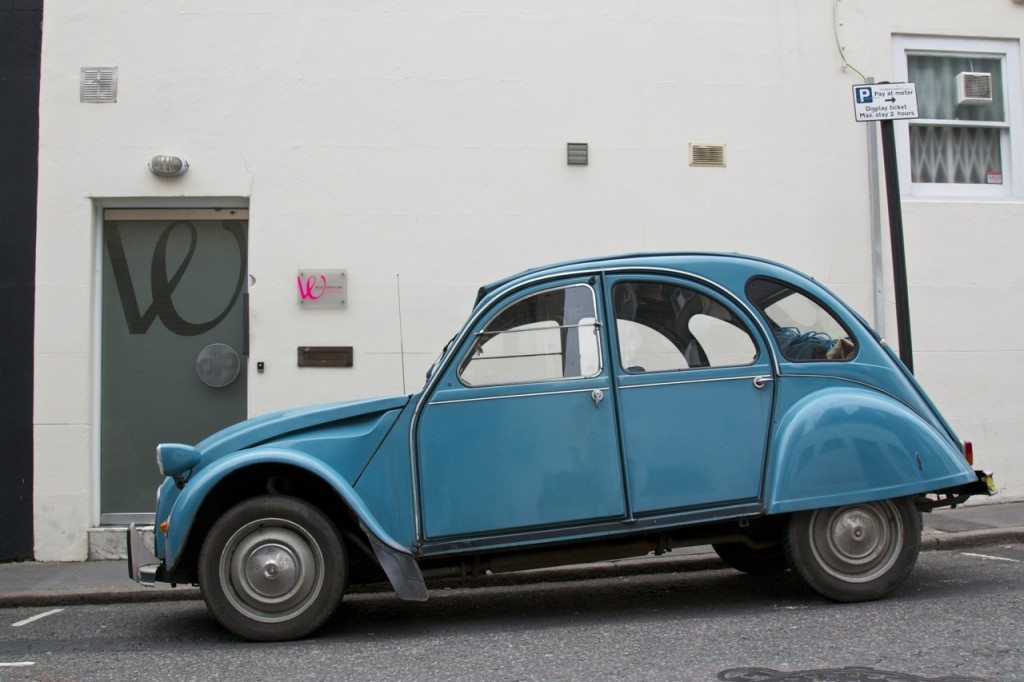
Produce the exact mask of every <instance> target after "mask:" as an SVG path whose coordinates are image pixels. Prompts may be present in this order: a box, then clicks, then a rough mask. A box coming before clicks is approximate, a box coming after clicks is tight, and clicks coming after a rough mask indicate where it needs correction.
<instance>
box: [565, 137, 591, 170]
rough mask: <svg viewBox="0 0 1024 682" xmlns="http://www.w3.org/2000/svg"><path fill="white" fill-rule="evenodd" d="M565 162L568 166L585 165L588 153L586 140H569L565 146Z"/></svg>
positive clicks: (587, 160) (587, 161)
mask: <svg viewBox="0 0 1024 682" xmlns="http://www.w3.org/2000/svg"><path fill="white" fill-rule="evenodd" d="M566 154H567V156H566V163H568V164H569V165H570V166H586V165H587V164H588V163H589V158H588V157H589V153H588V150H587V143H586V142H569V143H567V146H566Z"/></svg>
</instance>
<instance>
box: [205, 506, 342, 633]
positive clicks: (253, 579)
mask: <svg viewBox="0 0 1024 682" xmlns="http://www.w3.org/2000/svg"><path fill="white" fill-rule="evenodd" d="M347 576H348V557H347V555H346V553H345V545H344V543H343V541H342V539H341V537H340V536H339V535H338V531H337V529H336V528H335V527H334V524H333V523H332V522H331V520H330V519H329V518H327V516H326V515H324V513H323V512H322V511H320V510H319V509H317V508H316V507H314V506H313V505H311V504H309V503H308V502H305V501H303V500H300V499H298V498H295V497H287V496H284V495H264V496H261V497H255V498H253V499H250V500H246V501H244V502H241V503H239V504H237V505H235V506H234V507H232V508H231V509H229V510H228V511H227V512H226V513H225V514H224V515H223V516H221V517H220V518H219V519H218V520H217V522H216V523H214V524H213V527H212V528H211V529H210V532H209V533H208V534H207V536H206V539H205V540H204V541H203V548H202V551H201V552H200V554H199V586H200V587H201V588H202V593H203V599H205V600H206V605H207V607H208V608H209V609H210V611H211V612H212V613H213V615H214V616H215V617H216V618H217V620H218V621H220V623H221V625H223V626H224V627H226V628H227V629H228V630H230V631H231V632H233V633H235V634H236V635H238V636H240V637H244V638H245V639H250V640H253V641H260V642H273V641H282V640H289V639H297V638H299V637H304V636H305V635H308V634H309V633H311V632H312V631H313V630H315V629H316V628H318V627H320V625H321V624H323V622H324V621H325V620H327V618H329V617H330V616H331V614H332V613H334V610H335V609H336V608H337V606H338V603H339V602H340V601H341V597H342V594H343V593H344V591H345V585H346V581H347Z"/></svg>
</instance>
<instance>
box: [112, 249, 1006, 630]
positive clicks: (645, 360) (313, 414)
mask: <svg viewBox="0 0 1024 682" xmlns="http://www.w3.org/2000/svg"><path fill="white" fill-rule="evenodd" d="M969 460H970V447H969V444H964V443H961V441H960V440H959V439H958V438H957V436H956V434H955V433H954V432H953V430H952V429H951V428H950V426H949V424H947V423H946V421H945V420H944V419H943V418H942V415H940V414H939V412H938V410H937V409H936V408H935V406H934V405H933V404H932V403H931V401H930V400H929V399H928V396H927V395H925V393H924V391H923V390H922V389H921V387H920V386H919V385H918V384H917V382H916V381H915V380H914V377H913V376H912V375H911V374H910V373H909V372H908V371H907V370H906V368H905V367H904V365H903V364H902V363H901V362H900V360H899V359H898V358H897V357H896V356H895V355H894V354H893V352H892V350H891V349H890V348H889V347H888V346H887V345H886V343H885V342H884V341H883V340H882V339H881V338H879V336H878V335H877V334H876V333H875V332H874V331H872V330H871V328H870V327H869V326H868V325H867V323H865V321H864V320H863V319H862V318H861V317H860V316H859V315H858V314H857V313H856V312H854V311H853V310H852V309H851V308H850V307H849V306H847V305H845V304H844V303H843V302H842V301H840V300H839V299H838V298H837V297H836V296H835V295H834V294H832V293H831V292H830V291H828V289H826V288H825V287H823V286H821V285H820V284H819V283H817V282H815V281H814V280H813V279H810V278H809V277H806V276H805V275H802V274H800V273H798V272H795V271H794V270H792V269H790V268H788V267H786V266H783V265H779V264H777V263H773V262H769V261H766V260H762V259H758V258H752V257H746V256H739V255H725V254H704V253H690V254H637V255H628V256H615V257H607V258H600V259H593V260H585V261H575V262H568V263H561V264H558V265H552V266H549V267H544V268H537V269H533V270H528V271H526V272H523V273H520V274H518V275H515V276H513V277H509V278H507V279H503V280H500V281H497V282H494V283H493V284H489V285H487V286H484V287H482V288H481V289H480V291H479V294H478V296H477V299H476V304H475V306H474V307H473V311H472V313H471V314H470V316H469V319H468V320H467V321H466V323H465V325H463V327H462V329H461V330H460V331H459V332H458V334H456V335H455V336H454V337H453V338H452V340H451V341H450V342H449V343H448V345H447V346H446V347H445V349H444V351H443V352H442V353H441V355H440V358H439V359H438V360H437V362H436V363H435V364H434V365H433V367H432V368H431V369H430V371H429V373H428V374H427V380H426V384H425V385H424V387H423V390H421V391H420V392H418V393H415V394H413V395H402V396H397V397H394V398H383V399H374V400H358V401H351V402H343V403H337V404H329V405H322V406H316V407H305V408H300V409H293V410H286V411H284V412H278V413H275V414H270V415H266V416H263V417H258V418H256V419H250V420H248V421H245V422H242V423H240V424H237V425H234V426H231V427H229V428H227V429H225V430H223V431H221V432H219V433H216V434H214V435H212V436H210V437H209V438H207V439H206V440H204V441H203V442H201V443H199V444H197V445H195V446H191V445H182V444H164V445H161V446H159V447H158V448H157V462H158V465H159V467H160V471H161V473H162V475H164V476H166V479H165V481H164V482H163V484H162V485H161V486H160V490H159V497H158V502H157V510H156V528H155V531H154V536H155V538H154V544H155V552H151V551H150V550H149V549H148V548H147V547H146V545H145V544H144V543H143V541H142V537H141V535H140V533H139V531H138V530H137V529H136V528H135V527H134V526H133V527H131V528H129V531H128V540H129V553H130V562H129V563H130V572H131V576H132V578H134V579H136V580H137V581H139V582H142V583H144V584H153V582H154V581H162V582H170V583H197V584H198V585H199V586H200V587H201V588H202V592H203V597H204V598H205V600H206V603H207V605H208V607H209V609H210V610H211V611H212V612H213V614H214V615H215V616H216V618H217V619H218V620H219V621H220V622H221V623H222V624H223V625H224V626H225V627H226V628H228V629H229V630H231V631H233V632H234V633H236V634H238V635H240V636H241V637H244V638H247V639H251V640H285V639H292V638H297V637H302V636H304V635H307V634H309V633H310V632H312V631H313V630H315V629H316V628H317V627H318V626H320V625H321V624H322V623H323V622H324V621H325V620H326V619H327V618H328V617H329V616H330V615H331V614H332V613H333V612H334V611H335V609H336V608H337V607H338V604H339V602H340V601H341V598H342V595H343V593H344V592H345V589H346V587H347V586H348V585H350V584H352V583H362V582H375V581H382V580H387V581H389V582H390V583H391V585H392V586H393V588H394V590H395V593H396V594H397V596H398V598H400V599H409V600H425V599H426V598H427V596H428V592H427V589H426V587H425V585H424V579H425V578H431V577H441V576H465V575H474V574H481V573H486V572H488V571H490V572H500V571H514V570H521V569H526V568H536V567H540V566H552V565H562V564H571V563H581V562H586V561H592V560H595V559H597V558H610V557H627V556H640V555H644V554H647V553H649V552H655V553H662V552H664V551H669V550H671V549H672V548H673V547H680V546H685V545H698V544H708V543H710V544H711V545H712V546H713V547H714V548H715V550H716V551H717V552H718V554H719V555H720V556H721V558H722V559H723V560H724V561H725V562H726V563H727V564H729V565H731V566H733V567H734V568H736V569H739V570H740V571H745V572H748V573H760V574H769V573H775V572H780V571H785V570H789V569H792V570H793V571H795V572H796V574H797V575H798V576H799V577H800V578H801V579H803V580H804V581H805V582H806V583H807V584H808V585H809V586H810V587H811V588H813V589H814V590H816V591H817V592H819V593H820V594H822V595H824V596H825V597H827V598H830V599H833V600H837V601H847V602H851V601H863V600H869V599H876V598H879V597H882V596H884V595H886V594H888V593H890V592H892V591H893V590H894V589H896V588H897V587H898V586H899V585H900V583H901V582H902V581H903V580H904V579H905V578H906V576H907V574H908V573H909V572H910V570H911V568H912V567H913V565H914V562H915V560H916V557H917V553H918V549H919V547H920V539H921V512H922V511H930V510H931V509H933V508H935V507H939V506H955V505H956V504H959V503H960V502H962V501H964V500H965V499H967V498H968V497H969V496H971V495H974V494H991V493H992V492H994V488H993V485H992V479H991V476H990V475H989V474H987V473H985V472H979V471H975V470H973V468H972V463H971V462H970V461H969ZM154 554H155V556H154Z"/></svg>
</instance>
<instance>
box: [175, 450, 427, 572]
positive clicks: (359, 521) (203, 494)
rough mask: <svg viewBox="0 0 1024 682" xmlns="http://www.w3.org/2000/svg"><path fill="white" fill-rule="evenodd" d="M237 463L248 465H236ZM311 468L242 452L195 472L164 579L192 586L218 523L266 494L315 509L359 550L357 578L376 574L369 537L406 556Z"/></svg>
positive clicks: (270, 454) (343, 490)
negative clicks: (204, 546)
mask: <svg viewBox="0 0 1024 682" xmlns="http://www.w3.org/2000/svg"><path fill="white" fill-rule="evenodd" d="M242 457H244V458H245V460H247V461H246V462H244V463H242V462H239V461H235V460H237V459H239V458H242ZM225 460H226V461H225ZM222 462H224V463H223V464H222ZM316 464H318V462H317V461H315V460H311V459H310V458H309V456H308V455H305V454H303V453H295V452H291V451H273V450H271V451H263V452H256V451H248V452H246V451H242V452H239V453H236V454H235V455H233V456H228V457H226V458H224V460H218V462H217V463H216V465H219V466H211V467H209V468H207V469H203V470H201V471H200V472H198V475H197V476H195V477H194V478H193V480H190V481H189V483H188V485H187V486H186V487H185V489H184V490H183V491H182V495H181V496H180V497H179V498H178V500H177V501H176V503H175V505H174V508H173V509H172V511H171V516H170V520H169V525H170V529H169V535H168V541H167V554H166V556H165V559H166V560H167V567H168V574H169V575H170V576H174V577H178V578H179V579H180V581H182V582H186V581H187V582H194V578H195V573H196V566H197V562H198V558H199V551H200V548H201V547H202V544H203V541H204V539H205V537H206V535H207V533H208V532H209V531H210V529H211V528H212V526H213V524H214V523H215V522H216V520H217V518H219V517H220V516H221V515H222V514H223V513H224V512H226V511H227V510H228V509H230V508H231V507H233V506H234V505H236V504H238V503H239V502H242V501H244V500H246V499H250V498H252V497H256V496H259V495H266V494H271V495H286V496H292V497H296V498H298V499H301V500H304V501H306V502H308V503H310V504H312V505H313V506H315V507H317V508H318V509H320V510H321V511H322V512H323V513H324V514H325V515H326V516H327V517H328V518H329V519H331V521H332V522H333V523H334V524H335V526H336V527H337V529H338V532H339V533H340V534H341V535H342V537H343V538H344V539H345V541H346V542H348V543H350V546H352V547H354V548H356V549H357V550H358V551H357V552H353V553H352V554H353V557H352V558H358V559H359V561H358V562H357V563H356V565H355V566H354V568H355V569H356V575H357V576H358V575H359V573H360V571H374V570H376V571H378V574H379V571H380V570H381V566H380V561H379V559H378V556H377V554H376V553H375V552H374V549H373V542H372V541H371V537H372V538H373V540H376V541H377V542H378V543H380V544H382V545H384V546H387V547H390V548H391V549H392V550H393V551H397V552H401V551H405V552H407V551H408V550H405V548H402V547H401V546H400V545H398V543H397V542H395V540H393V539H392V538H391V537H390V536H389V535H388V534H387V533H386V531H384V530H383V529H382V528H380V525H379V523H378V522H377V520H376V519H375V518H374V517H373V515H372V514H371V513H370V512H369V510H368V509H366V506H365V504H364V503H363V501H362V499H361V498H360V497H359V496H358V494H357V493H356V492H355V491H354V490H353V489H352V486H351V485H350V484H348V482H347V481H344V480H342V479H339V477H338V476H337V474H335V473H333V472H332V471H331V470H330V469H329V468H327V467H326V466H320V467H317V466H316ZM374 536H375V537H374ZM172 538H173V539H172Z"/></svg>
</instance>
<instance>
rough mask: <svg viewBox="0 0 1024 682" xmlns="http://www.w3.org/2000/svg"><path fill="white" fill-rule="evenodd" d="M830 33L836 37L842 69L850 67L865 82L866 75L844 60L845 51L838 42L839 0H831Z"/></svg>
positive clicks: (866, 79) (866, 80)
mask: <svg viewBox="0 0 1024 682" xmlns="http://www.w3.org/2000/svg"><path fill="white" fill-rule="evenodd" d="M832 35H834V36H835V38H836V49H837V50H839V58H840V59H842V60H843V71H846V70H847V69H850V70H851V71H853V72H854V73H855V74H857V75H858V76H860V78H861V80H863V81H864V82H865V83H867V82H868V77H867V76H865V75H864V74H863V73H861V72H860V71H859V70H858V69H857V67H855V66H854V65H853V64H851V63H850V62H848V61H846V52H845V51H844V50H843V45H842V43H841V42H839V0H832Z"/></svg>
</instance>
